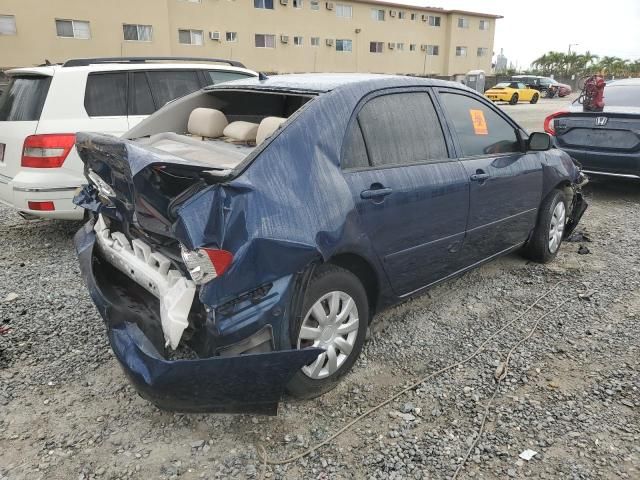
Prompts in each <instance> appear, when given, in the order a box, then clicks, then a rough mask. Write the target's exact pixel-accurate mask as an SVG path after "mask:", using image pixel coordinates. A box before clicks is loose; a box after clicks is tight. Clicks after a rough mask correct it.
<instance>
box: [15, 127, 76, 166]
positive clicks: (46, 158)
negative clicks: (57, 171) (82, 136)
mask: <svg viewBox="0 0 640 480" xmlns="http://www.w3.org/2000/svg"><path fill="white" fill-rule="evenodd" d="M75 143H76V136H75V135H74V134H72V133H50V134H46V135H31V136H29V137H27V138H26V139H25V141H24V148H23V149H22V162H21V165H22V166H23V167H29V168H60V167H61V166H62V164H63V163H64V161H65V160H66V158H67V155H69V152H70V151H71V149H72V148H73V145H74V144H75Z"/></svg>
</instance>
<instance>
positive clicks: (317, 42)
mask: <svg viewBox="0 0 640 480" xmlns="http://www.w3.org/2000/svg"><path fill="white" fill-rule="evenodd" d="M311 46H312V47H318V46H320V37H311Z"/></svg>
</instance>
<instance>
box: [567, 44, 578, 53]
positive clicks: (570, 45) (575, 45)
mask: <svg viewBox="0 0 640 480" xmlns="http://www.w3.org/2000/svg"><path fill="white" fill-rule="evenodd" d="M578 45H580V44H579V43H570V44H569V51H568V54H569V55H571V47H577V46H578Z"/></svg>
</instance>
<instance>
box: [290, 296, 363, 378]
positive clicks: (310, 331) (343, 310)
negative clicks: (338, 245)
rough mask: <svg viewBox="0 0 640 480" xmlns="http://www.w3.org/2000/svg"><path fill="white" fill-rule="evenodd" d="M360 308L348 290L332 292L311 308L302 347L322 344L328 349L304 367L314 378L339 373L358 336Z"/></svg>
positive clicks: (300, 337) (301, 337) (300, 339)
mask: <svg viewBox="0 0 640 480" xmlns="http://www.w3.org/2000/svg"><path fill="white" fill-rule="evenodd" d="M358 326H359V318H358V308H357V307H356V302H355V301H354V300H353V298H351V297H350V296H349V295H347V294H346V293H344V292H338V291H336V292H329V293H327V294H326V295H324V296H323V297H321V298H320V299H319V300H318V301H317V302H316V303H314V304H313V306H312V307H311V308H310V309H309V311H308V312H307V314H306V315H305V317H304V320H303V321H302V326H301V327H300V334H299V335H298V348H306V347H319V348H323V349H324V350H325V351H324V352H323V353H321V354H320V355H318V358H316V360H315V361H314V362H312V363H310V364H309V365H307V366H305V367H302V371H303V373H304V374H305V375H307V376H308V377H310V378H313V379H316V380H318V379H321V378H326V377H328V376H329V375H332V374H333V373H335V372H336V371H337V370H338V369H339V368H340V367H341V366H342V364H343V363H344V362H345V360H346V359H347V358H348V357H349V355H350V354H351V351H352V350H353V346H354V345H355V343H356V338H357V336H358Z"/></svg>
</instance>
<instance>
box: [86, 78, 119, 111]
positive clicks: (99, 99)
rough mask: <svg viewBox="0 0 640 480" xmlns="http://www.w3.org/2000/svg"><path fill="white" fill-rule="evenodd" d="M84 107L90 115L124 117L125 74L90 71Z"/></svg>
mask: <svg viewBox="0 0 640 480" xmlns="http://www.w3.org/2000/svg"><path fill="white" fill-rule="evenodd" d="M84 108H85V109H86V110H87V113H88V114H89V116H90V117H126V116H127V74H126V73H97V74H96V73H90V74H89V76H88V77H87V89H86V91H85V93H84Z"/></svg>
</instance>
